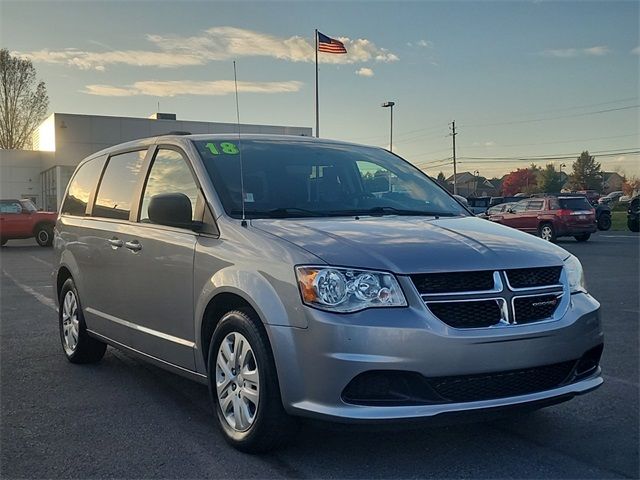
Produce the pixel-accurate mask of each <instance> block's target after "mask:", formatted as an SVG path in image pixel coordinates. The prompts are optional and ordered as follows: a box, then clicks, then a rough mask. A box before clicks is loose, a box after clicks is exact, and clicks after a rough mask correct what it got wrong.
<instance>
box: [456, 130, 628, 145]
mask: <svg viewBox="0 0 640 480" xmlns="http://www.w3.org/2000/svg"><path fill="white" fill-rule="evenodd" d="M627 137H640V134H638V133H630V134H628V135H613V136H609V137H590V138H575V139H572V140H560V141H557V142H536V143H517V144H509V145H491V147H493V148H503V147H504V148H506V147H531V146H537V145H558V144H561V143H572V142H591V141H596V140H609V139H612V138H627ZM467 148H486V147H485V146H484V145H471V146H468V147H467Z"/></svg>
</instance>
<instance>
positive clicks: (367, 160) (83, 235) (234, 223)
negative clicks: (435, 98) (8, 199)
mask: <svg viewBox="0 0 640 480" xmlns="http://www.w3.org/2000/svg"><path fill="white" fill-rule="evenodd" d="M54 246H55V251H56V255H57V262H56V265H57V267H56V270H55V272H54V276H55V286H56V289H57V298H58V301H59V325H60V338H61V342H62V347H63V350H64V353H65V355H66V356H67V358H68V359H69V361H70V362H72V363H87V362H97V361H99V360H100V359H101V358H102V356H103V355H104V353H105V349H106V348H107V345H111V346H113V347H116V348H120V349H123V350H126V351H129V352H131V353H133V354H136V355H139V356H141V357H142V358H144V359H146V360H148V361H150V362H153V363H154V364H156V365H158V366H161V367H164V368H166V369H168V370H171V371H173V372H176V373H179V374H182V375H185V376H187V377H190V378H192V379H194V380H196V381H199V382H202V383H204V384H207V385H208V386H209V390H210V393H211V398H212V402H213V406H214V410H215V417H216V419H217V422H218V423H219V426H220V428H221V430H222V432H223V433H224V436H225V438H226V439H227V440H228V441H229V442H230V443H231V444H232V445H234V446H235V447H237V448H239V449H241V450H245V451H251V452H257V451H264V450H267V449H270V448H274V447H276V446H278V445H280V444H282V443H283V442H284V441H286V440H287V439H289V438H291V435H292V432H293V431H294V429H295V427H296V425H297V422H296V421H295V419H296V417H315V418H318V419H323V420H331V421H337V422H374V423H375V422H389V421H392V422H398V421H418V420H426V419H428V418H432V417H436V416H439V417H447V416H450V415H453V414H456V413H460V412H465V413H467V412H476V411H477V412H481V411H482V412H484V411H494V410H499V409H503V408H505V407H516V408H520V407H526V408H539V407H542V406H547V405H550V404H553V403H558V402H561V401H564V400H568V399H570V398H572V397H574V396H575V395H579V394H583V393H586V392H588V391H590V390H593V389H595V388H596V387H598V386H599V385H600V384H601V383H602V381H603V380H602V376H601V370H600V367H599V361H600V356H601V353H602V348H603V333H602V329H601V324H600V317H599V304H598V302H597V301H596V300H594V299H593V298H592V297H591V296H590V295H589V294H588V293H587V290H586V287H585V282H584V278H583V274H582V267H581V265H580V262H579V261H578V260H577V259H576V258H575V257H574V256H572V255H570V254H569V253H568V252H566V251H565V250H563V249H562V248H560V247H558V246H556V245H554V244H551V243H549V242H546V241H543V240H541V239H538V238H534V237H532V236H530V235H528V234H526V233H522V232H519V231H517V230H514V229H511V228H508V227H505V226H502V225H497V224H494V223H492V222H487V221H486V220H482V219H479V218H475V217H474V216H473V215H471V214H470V212H469V211H468V210H466V209H465V208H464V207H463V206H461V205H460V203H458V202H457V201H456V200H455V199H454V198H453V197H452V196H450V195H449V194H448V193H447V192H446V191H445V190H443V189H442V188H440V187H439V186H438V185H437V183H435V182H434V181H432V180H431V179H430V178H428V177H427V176H425V175H424V174H423V173H422V172H421V171H419V170H418V169H416V168H415V167H414V166H412V165H411V164H409V163H407V162H406V161H404V160H402V159H401V158H399V157H398V156H396V155H394V154H392V153H390V152H387V151H385V150H382V149H380V148H373V147H366V146H360V145H353V144H347V143H341V142H334V141H328V140H319V139H312V138H305V137H286V136H257V135H256V136H250V135H243V136H242V137H238V136H234V135H227V136H215V135H184V136H178V135H168V136H160V137H156V138H151V139H146V140H140V141H135V142H131V143H127V144H123V145H118V146H116V147H112V148H109V149H107V150H103V151H101V152H98V153H96V154H94V155H92V156H90V157H89V158H87V159H86V160H84V161H83V162H82V163H81V164H80V165H79V166H78V168H77V170H76V172H75V174H74V176H73V178H72V180H71V182H70V185H69V187H68V191H67V193H66V196H65V199H64V201H63V203H62V206H61V210H60V214H59V218H58V221H57V224H56V228H55V240H54Z"/></svg>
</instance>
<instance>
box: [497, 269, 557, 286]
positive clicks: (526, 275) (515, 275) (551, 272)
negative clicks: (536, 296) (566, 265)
mask: <svg viewBox="0 0 640 480" xmlns="http://www.w3.org/2000/svg"><path fill="white" fill-rule="evenodd" d="M560 273H562V267H543V268H519V269H516V270H507V271H506V274H507V279H508V280H509V285H511V286H512V287H513V288H534V287H546V286H551V285H558V284H559V283H560Z"/></svg>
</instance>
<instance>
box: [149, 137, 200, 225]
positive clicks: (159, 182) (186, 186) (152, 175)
mask: <svg viewBox="0 0 640 480" xmlns="http://www.w3.org/2000/svg"><path fill="white" fill-rule="evenodd" d="M161 193H182V194H184V195H186V196H187V197H188V198H189V200H190V201H191V219H192V220H196V218H195V212H196V205H197V202H198V195H199V193H200V190H199V189H198V185H197V184H196V182H195V180H194V179H193V175H192V173H191V169H190V168H189V165H187V163H186V161H185V159H184V158H183V157H182V155H181V154H180V153H178V152H176V151H175V150H169V149H166V148H160V149H159V150H158V151H157V152H156V156H155V158H154V159H153V164H152V165H151V170H150V171H149V177H148V178H147V183H146V185H145V187H144V196H143V198H142V205H141V207H140V222H143V223H153V222H151V220H150V219H149V203H150V202H151V198H152V197H153V196H154V195H158V194H161Z"/></svg>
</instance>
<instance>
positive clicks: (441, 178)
mask: <svg viewBox="0 0 640 480" xmlns="http://www.w3.org/2000/svg"><path fill="white" fill-rule="evenodd" d="M436 180H437V181H438V183H442V184H444V182H446V181H447V177H445V176H444V172H443V171H440V173H438V176H437V177H436Z"/></svg>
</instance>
